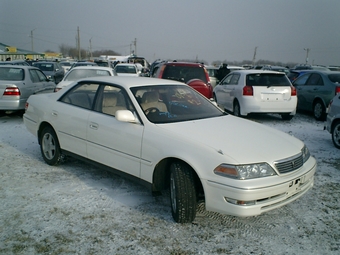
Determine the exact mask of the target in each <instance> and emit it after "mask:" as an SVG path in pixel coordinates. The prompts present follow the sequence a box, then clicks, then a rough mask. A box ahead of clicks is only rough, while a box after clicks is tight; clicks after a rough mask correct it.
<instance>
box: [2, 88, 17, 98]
mask: <svg viewBox="0 0 340 255" xmlns="http://www.w3.org/2000/svg"><path fill="white" fill-rule="evenodd" d="M3 95H4V96H20V89H19V88H18V87H7V88H6V89H5V91H4V94H3Z"/></svg>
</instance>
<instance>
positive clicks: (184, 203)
mask: <svg viewBox="0 0 340 255" xmlns="http://www.w3.org/2000/svg"><path fill="white" fill-rule="evenodd" d="M196 194H197V193H196V187H195V181H194V174H193V171H192V170H191V169H190V168H189V167H188V166H186V165H185V164H182V163H179V162H176V163H173V164H172V165H171V167H170V202H171V212H172V217H173V218H174V220H175V221H176V222H178V223H190V222H192V221H193V220H194V219H195V217H196V209H197V195H196Z"/></svg>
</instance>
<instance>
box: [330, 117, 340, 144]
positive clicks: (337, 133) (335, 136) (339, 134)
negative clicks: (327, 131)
mask: <svg viewBox="0 0 340 255" xmlns="http://www.w3.org/2000/svg"><path fill="white" fill-rule="evenodd" d="M332 141H333V144H334V146H335V147H336V148H338V149H340V121H337V122H335V123H334V126H333V127H332Z"/></svg>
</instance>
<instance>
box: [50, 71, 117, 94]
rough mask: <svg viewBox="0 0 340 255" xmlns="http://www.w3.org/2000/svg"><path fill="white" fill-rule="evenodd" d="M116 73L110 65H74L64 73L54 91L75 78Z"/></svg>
mask: <svg viewBox="0 0 340 255" xmlns="http://www.w3.org/2000/svg"><path fill="white" fill-rule="evenodd" d="M114 75H116V74H115V73H114V71H113V69H112V68H111V67H104V66H76V67H73V68H72V69H71V70H70V71H69V72H67V73H66V75H65V76H64V78H63V79H62V80H61V82H59V83H58V85H57V87H56V89H55V91H58V90H60V89H62V88H63V87H66V86H67V85H69V84H71V83H72V82H74V81H76V80H80V79H83V78H88V77H95V76H114Z"/></svg>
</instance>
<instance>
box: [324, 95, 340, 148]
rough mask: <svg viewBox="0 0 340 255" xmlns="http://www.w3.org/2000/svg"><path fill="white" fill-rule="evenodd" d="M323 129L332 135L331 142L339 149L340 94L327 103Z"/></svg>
mask: <svg viewBox="0 0 340 255" xmlns="http://www.w3.org/2000/svg"><path fill="white" fill-rule="evenodd" d="M325 129H327V131H328V132H329V133H331V134H332V141H333V144H334V146H335V147H336V148H338V149H340V93H339V94H337V95H336V96H335V97H334V98H333V99H332V100H331V101H330V103H329V106H328V114H327V122H326V126H325Z"/></svg>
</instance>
